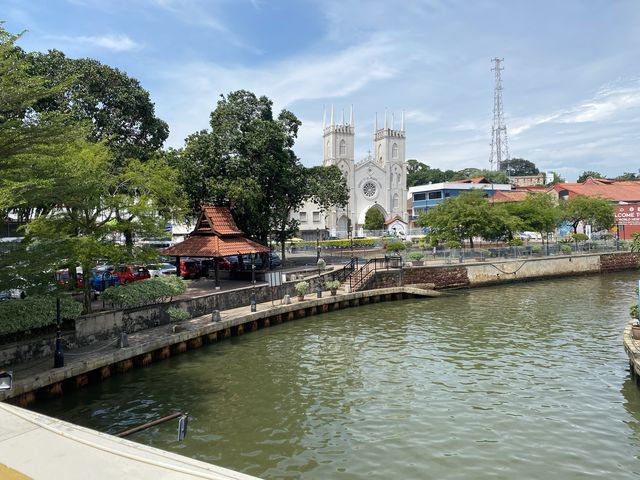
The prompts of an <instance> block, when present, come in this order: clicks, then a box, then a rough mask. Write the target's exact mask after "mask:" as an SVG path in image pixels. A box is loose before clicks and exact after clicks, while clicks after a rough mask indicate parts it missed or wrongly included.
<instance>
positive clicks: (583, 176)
mask: <svg viewBox="0 0 640 480" xmlns="http://www.w3.org/2000/svg"><path fill="white" fill-rule="evenodd" d="M589 177H591V178H604V177H603V176H602V174H601V173H600V172H594V171H593V170H586V171H584V172H582V173H581V174H580V176H579V177H578V180H576V181H577V182H578V183H582V182H584V181H585V180H586V179H587V178H589Z"/></svg>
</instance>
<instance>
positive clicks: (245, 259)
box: [242, 252, 282, 270]
mask: <svg viewBox="0 0 640 480" xmlns="http://www.w3.org/2000/svg"><path fill="white" fill-rule="evenodd" d="M263 258H264V256H263V255H256V256H255V257H254V264H255V266H256V270H262V269H263V265H262V260H263ZM267 258H268V259H269V268H270V269H274V268H276V267H279V266H280V265H282V260H281V259H280V256H279V255H278V254H277V253H275V252H270V253H269V254H268V256H267ZM242 263H243V265H244V268H245V269H246V270H250V269H251V255H242Z"/></svg>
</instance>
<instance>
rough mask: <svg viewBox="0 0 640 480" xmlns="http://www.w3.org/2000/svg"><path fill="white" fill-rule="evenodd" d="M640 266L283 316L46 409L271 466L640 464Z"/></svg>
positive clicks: (631, 468) (495, 471)
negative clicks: (634, 316) (181, 436)
mask: <svg viewBox="0 0 640 480" xmlns="http://www.w3.org/2000/svg"><path fill="white" fill-rule="evenodd" d="M634 281H635V274H618V275H604V276H594V277H581V278H575V279H567V280H554V281H546V282H532V283H526V284H519V285H510V286H506V287H499V288H484V289H478V290H473V291H459V292H456V293H455V295H452V296H449V297H440V298H434V299H428V300H425V301H413V300H412V301H403V302H396V303H386V304H378V305H370V306H365V307H361V308H358V309H351V310H343V311H340V312H333V313H331V314H326V315H320V316H317V317H314V318H313V319H310V318H308V319H305V320H301V321H297V322H291V323H287V324H283V325H280V326H277V327H273V328H270V329H265V330H261V331H259V332H256V333H252V334H250V335H245V336H242V337H239V338H234V339H232V340H231V341H226V342H221V343H220V344H218V345H214V346H211V347H205V348H203V349H200V350H197V351H192V352H189V353H187V354H184V355H182V356H178V357H174V358H172V359H170V360H169V361H167V362H163V363H160V364H157V365H154V366H152V367H150V368H147V369H143V370H136V371H133V372H131V373H128V374H126V375H123V376H117V377H113V378H111V379H110V380H109V381H107V382H105V383H103V384H101V385H92V386H90V387H89V388H87V389H85V390H83V391H80V392H78V393H77V394H76V395H73V396H68V397H65V398H62V399H57V400H54V401H50V402H47V403H42V404H39V405H38V406H37V409H39V410H41V411H43V412H45V413H49V414H53V415H57V416H60V417H62V418H65V419H69V420H72V421H75V422H77V423H80V424H82V425H87V426H91V427H94V428H97V429H99V430H103V431H117V430H121V429H124V428H127V427H128V426H131V425H136V424H140V423H144V422H145V421H147V420H148V419H151V418H154V417H156V416H160V415H164V414H166V413H169V412H172V411H174V410H186V411H189V413H190V416H191V421H190V423H189V428H190V431H189V435H188V437H187V440H186V441H185V442H184V443H181V444H178V443H177V442H176V441H175V424H173V423H170V424H167V425H163V426H160V427H156V428H154V429H152V430H150V431H147V432H142V433H140V434H136V435H135V436H134V437H133V439H134V440H136V441H140V442H143V443H147V444H151V445H154V446H157V447H160V448H165V449H167V450H173V451H176V452H179V453H181V454H185V455H189V456H192V457H194V458H198V459H201V460H205V461H209V462H212V463H216V464H220V465H222V466H225V467H228V468H232V469H237V470H240V471H243V472H246V473H249V474H253V475H257V476H261V477H263V478H273V479H279V478H303V479H316V478H345V479H347V478H349V479H351V478H366V479H367V480H370V479H387V478H438V479H440V478H447V479H457V478H464V479H468V478H543V477H549V478H554V479H565V478H566V479H568V478H583V477H594V478H637V476H638V473H639V472H640V461H639V460H638V453H637V452H638V451H640V393H639V392H638V390H639V389H638V385H637V384H636V382H635V381H634V380H633V379H632V378H630V376H629V373H628V365H627V361H626V358H625V354H624V351H623V350H622V347H621V339H620V337H621V331H622V328H623V326H624V323H625V322H626V316H627V308H628V307H627V305H628V304H629V303H630V302H631V301H632V299H633V297H634V293H633V282H634Z"/></svg>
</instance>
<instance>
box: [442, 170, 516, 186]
mask: <svg viewBox="0 0 640 480" xmlns="http://www.w3.org/2000/svg"><path fill="white" fill-rule="evenodd" d="M478 177H484V178H486V179H487V180H488V181H489V182H491V183H503V184H508V183H509V177H508V176H507V174H506V173H504V172H503V171H496V170H485V169H480V168H464V169H462V170H460V171H458V172H456V174H455V175H454V176H453V178H452V180H466V179H469V178H478Z"/></svg>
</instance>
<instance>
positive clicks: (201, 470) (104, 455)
mask: <svg viewBox="0 0 640 480" xmlns="http://www.w3.org/2000/svg"><path fill="white" fill-rule="evenodd" d="M0 424H2V434H0V478H3V479H16V480H19V479H30V478H33V479H54V478H60V479H65V480H86V479H88V478H90V479H92V480H107V479H108V480H112V479H116V478H121V479H137V480H164V479H166V480H194V479H209V480H256V477H252V476H249V475H244V474H242V473H238V472H234V471H232V470H228V469H226V468H222V467H218V466H216V465H211V464H209V463H205V462H200V461H198V460H193V459H191V458H187V457H183V456H181V455H176V454H173V453H169V452H166V451H164V450H159V449H157V448H153V447H147V446H144V445H141V444H138V443H134V442H131V441H129V440H125V439H123V438H117V437H114V436H112V435H107V434H104V433H100V432H96V431H95V430H90V429H88V428H83V427H79V426H77V425H73V424H71V423H67V422H63V421H62V420H57V419H55V418H51V417H47V416H45V415H40V414H37V413H34V412H30V411H28V410H23V409H21V408H18V407H15V406H13V405H8V404H6V403H4V404H3V403H0Z"/></svg>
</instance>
